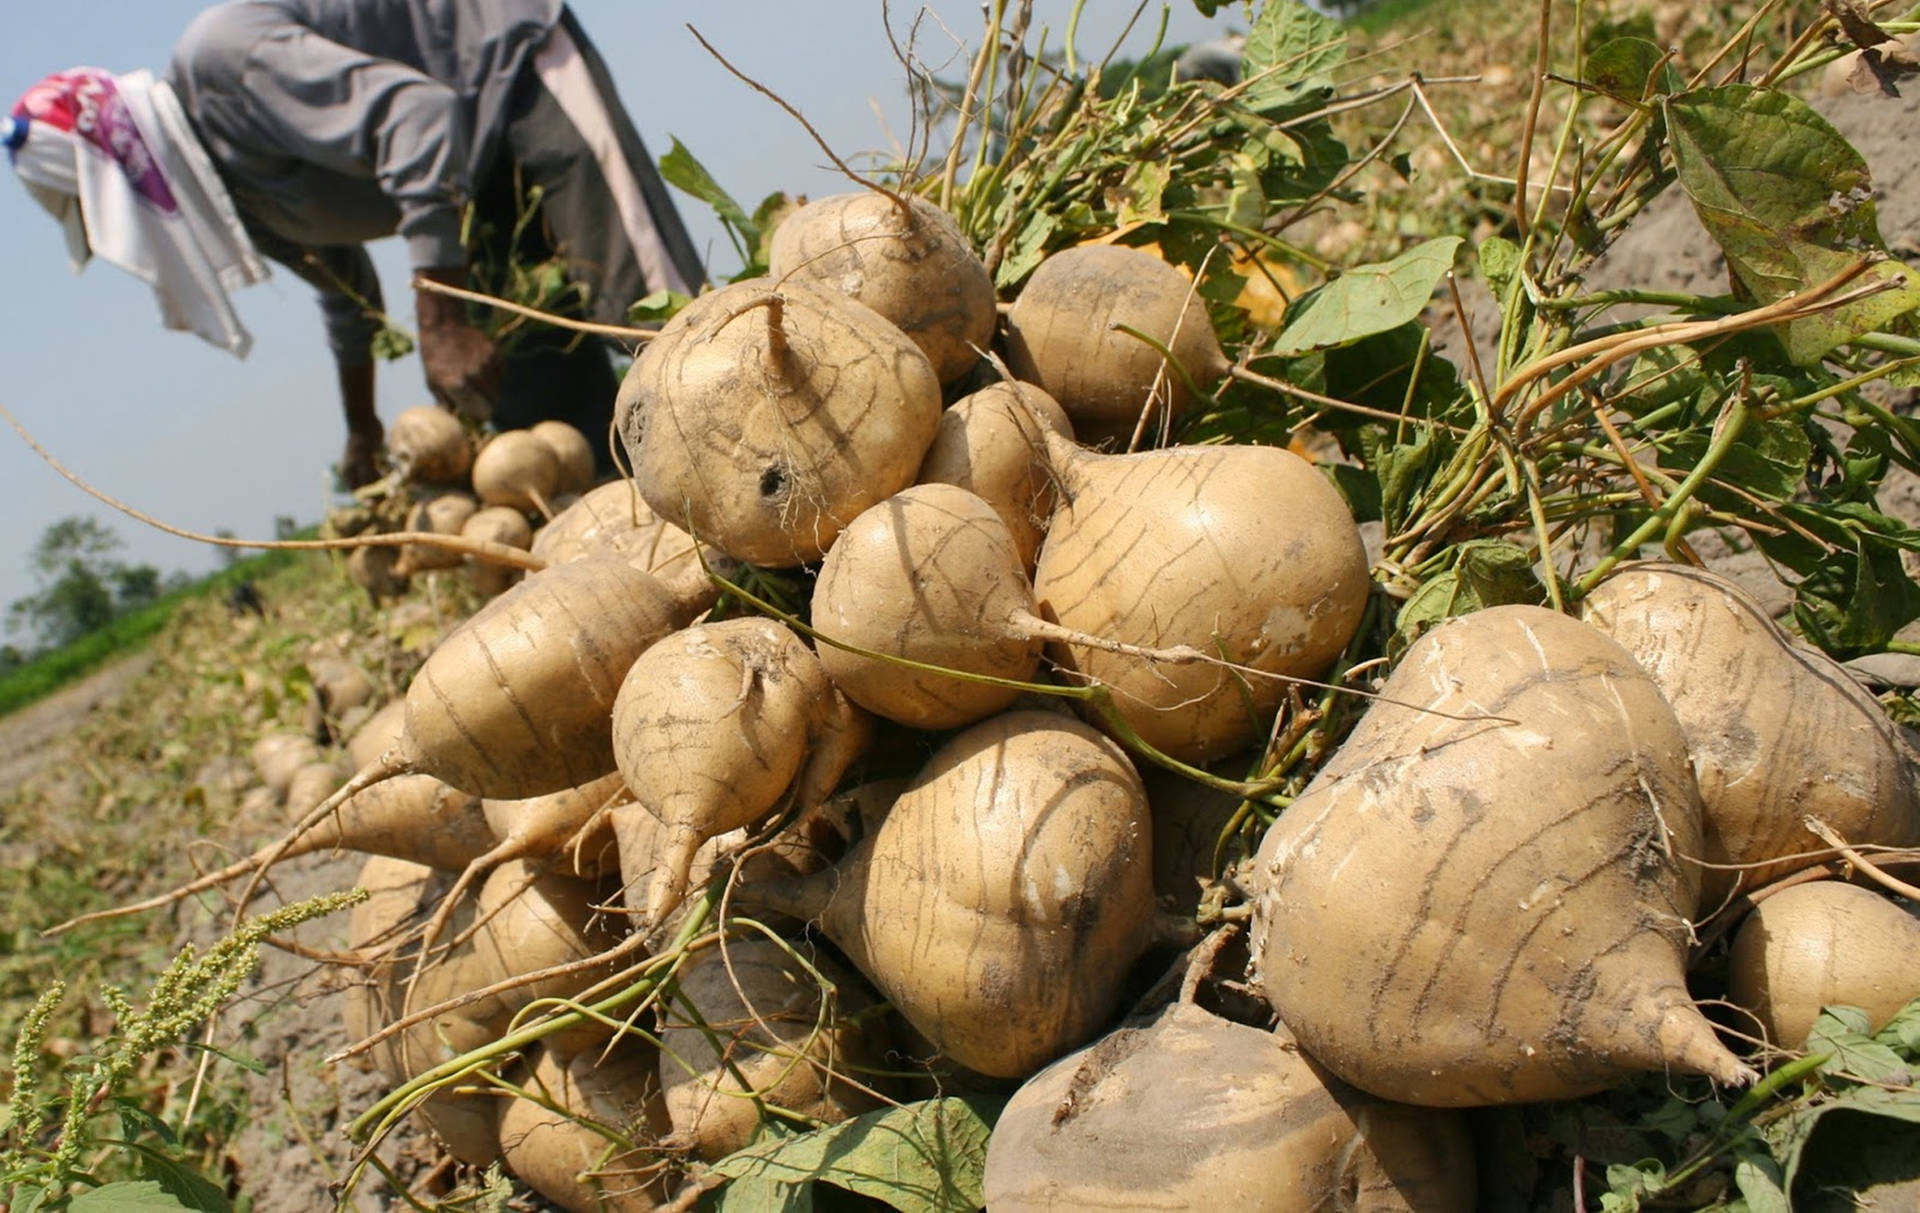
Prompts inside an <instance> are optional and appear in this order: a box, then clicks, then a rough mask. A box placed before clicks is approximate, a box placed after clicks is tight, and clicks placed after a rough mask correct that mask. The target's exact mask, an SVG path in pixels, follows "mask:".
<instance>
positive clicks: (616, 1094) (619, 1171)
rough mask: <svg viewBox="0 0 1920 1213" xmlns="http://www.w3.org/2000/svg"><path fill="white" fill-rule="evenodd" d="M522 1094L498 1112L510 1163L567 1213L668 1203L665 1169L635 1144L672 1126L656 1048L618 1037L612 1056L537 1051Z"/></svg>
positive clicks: (615, 1212)
mask: <svg viewBox="0 0 1920 1213" xmlns="http://www.w3.org/2000/svg"><path fill="white" fill-rule="evenodd" d="M522 1085H523V1086H524V1088H525V1090H526V1092H527V1093H526V1094H525V1095H522V1096H515V1097H514V1098H513V1099H511V1100H509V1101H508V1102H507V1104H506V1107H505V1109H504V1110H503V1111H502V1112H501V1113H500V1150H501V1157H502V1158H503V1159H504V1161H505V1162H506V1165H507V1169H508V1170H510V1171H512V1172H513V1173H514V1175H515V1176H516V1177H517V1178H518V1179H519V1180H520V1181H521V1182H522V1183H525V1184H526V1185H527V1186H528V1187H530V1188H532V1189H533V1190H534V1191H536V1192H538V1193H539V1194H540V1195H542V1196H544V1197H546V1198H547V1199H548V1200H550V1201H552V1202H553V1203H554V1204H556V1205H558V1206H559V1207H560V1208H562V1209H565V1210H566V1211H567V1213H650V1210H653V1209H658V1208H661V1207H663V1206H664V1205H665V1204H666V1203H667V1201H666V1198H667V1190H666V1189H667V1184H666V1181H667V1178H668V1174H669V1173H668V1171H667V1170H666V1168H664V1167H663V1166H662V1165H661V1162H660V1159H659V1158H658V1157H657V1156H656V1154H655V1153H654V1152H653V1151H651V1150H648V1149H646V1148H645V1147H644V1146H643V1145H640V1144H629V1143H644V1142H650V1141H652V1140H655V1139H658V1138H660V1137H663V1136H665V1135H666V1134H667V1133H668V1132H669V1131H670V1130H671V1128H672V1125H671V1124H670V1123H669V1122H668V1120H667V1115H666V1105H665V1104H664V1103H663V1102H662V1100H661V1097H660V1078H659V1075H658V1073H657V1072H656V1070H655V1067H654V1064H653V1050H652V1048H651V1047H650V1046H648V1045H646V1044H645V1043H644V1042H643V1041H642V1040H641V1039H640V1038H638V1037H627V1038H624V1039H623V1040H622V1041H621V1042H620V1045H619V1047H618V1048H617V1049H616V1050H615V1051H614V1052H613V1054H612V1055H610V1056H603V1055H601V1054H600V1053H599V1052H598V1051H592V1052H585V1053H577V1054H574V1055H573V1056H571V1057H566V1056H563V1055H562V1054H561V1053H560V1052H558V1051H556V1050H554V1049H552V1048H550V1047H545V1046H542V1047H539V1048H536V1049H535V1050H534V1052H533V1064H532V1066H531V1072H530V1074H529V1075H528V1077H527V1078H526V1079H525V1080H524V1081H523V1084H522Z"/></svg>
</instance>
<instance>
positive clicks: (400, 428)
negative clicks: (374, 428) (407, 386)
mask: <svg viewBox="0 0 1920 1213" xmlns="http://www.w3.org/2000/svg"><path fill="white" fill-rule="evenodd" d="M387 453H388V454H389V455H391V456H392V457H393V463H394V467H395V469H396V470H397V471H398V472H399V473H400V476H401V478H402V479H403V480H418V481H425V482H427V483H429V484H448V483H452V482H453V481H456V480H459V479H461V478H462V477H464V476H465V475H466V474H467V469H468V468H470V467H472V466H473V447H472V445H471V444H469V443H468V441H467V431H466V429H465V428H464V427H463V426H462V425H461V424H460V419H459V418H458V417H455V416H454V415H453V414H452V413H450V412H448V411H447V410H445V409H443V408H440V407H439V406H438V405H432V404H419V405H415V406H414V407H412V408H410V409H406V410H404V411H403V412H401V414H400V415H399V416H398V417H395V418H394V419H393V424H392V425H390V426H388V427H387Z"/></svg>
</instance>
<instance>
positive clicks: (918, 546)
mask: <svg viewBox="0 0 1920 1213" xmlns="http://www.w3.org/2000/svg"><path fill="white" fill-rule="evenodd" d="M1033 606H1034V603H1033V587H1032V586H1031V585H1030V584H1028V582H1027V577H1026V570H1025V569H1024V568H1023V567H1022V561H1021V558H1020V553H1019V551H1018V549H1017V548H1016V547H1015V546H1014V543H1013V538H1012V536H1011V535H1009V534H1008V533H1007V528H1006V524H1005V523H1003V522H1002V521H1001V520H1000V517H999V515H998V514H996V513H994V511H993V507H991V506H990V505H988V504H987V503H986V502H985V501H982V500H981V499H980V498H978V497H976V496H974V495H973V494H972V493H970V492H968V491H967V490H965V489H962V488H956V487H954V486H953V485H950V484H919V485H914V486H913V487H911V488H907V489H903V490H901V491H900V492H898V493H895V494H894V495H893V496H892V497H889V498H888V499H887V500H885V501H883V502H881V503H880V504H878V505H876V506H873V507H872V508H871V509H868V510H866V511H864V512H863V513H862V514H861V515H860V516H859V517H857V518H855V519H854V520H853V521H852V522H851V523H849V524H848V526H847V529H846V530H845V531H843V532H841V534H840V538H839V539H838V540H836V541H835V542H834V545H833V549H832V550H831V551H829V552H828V553H827V558H826V560H825V561H824V562H822V564H821V566H820V576H819V579H818V580H817V581H815V582H814V590H813V626H814V627H816V628H818V629H820V631H821V633H822V634H824V635H826V636H828V637H831V638H832V639H834V640H837V641H840V642H842V643H844V644H848V645H852V646H854V647H855V648H859V649H865V650H867V651H868V652H874V653H880V654H883V655H884V656H886V657H895V658H902V659H905V660H908V661H913V662H917V663H920V664H921V665H927V666H936V667H939V668H940V669H948V670H961V671H965V672H967V673H971V674H982V675H990V676H993V677H996V678H1002V679H1012V680H1016V681H1027V680H1031V679H1032V678H1033V675H1034V671H1035V669H1036V668H1037V667H1038V666H1039V663H1040V646H1041V640H1040V636H1039V634H1038V632H1036V631H1035V630H1034V629H1033V628H1032V627H1031V626H1029V625H1030V624H1041V623H1042V621H1040V620H1039V619H1038V618H1037V617H1036V616H1035V615H1034V611H1033ZM1042 626H1044V624H1042ZM820 662H821V664H822V665H824V666H825V667H826V670H827V673H828V674H829V675H831V676H832V678H833V681H834V683H835V684H836V685H838V686H839V687H840V689H841V690H842V691H844V692H846V694H847V696H848V697H849V698H851V699H852V700H853V701H854V702H855V703H858V704H859V705H860V706H862V707H864V708H866V709H867V710H869V711H871V712H875V713H878V714H879V715H882V716H885V717H887V718H888V719H890V720H896V721H899V722H900V723H902V724H906V725H909V726H911V727H914V728H920V729H949V728H955V727H957V726H960V725H964V724H971V723H973V722H974V721H976V720H980V719H983V718H985V717H987V716H990V715H992V714H993V713H994V712H997V711H1000V710H1001V709H1003V708H1005V707H1007V705H1009V704H1011V703H1012V702H1013V700H1014V698H1015V696H1017V695H1018V694H1019V690H1018V688H1016V687H1007V686H996V685H993V684H990V683H982V682H969V681H964V680H961V679H957V678H951V677H948V676H945V675H943V674H940V673H937V672H933V671H928V670H915V669H910V668H905V667H902V666H901V665H899V664H898V663H897V662H891V661H885V660H880V659H877V658H874V657H869V656H865V655H864V654H861V653H855V652H849V651H847V650H845V649H841V648H836V647H833V646H831V645H822V646H821V648H820Z"/></svg>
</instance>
